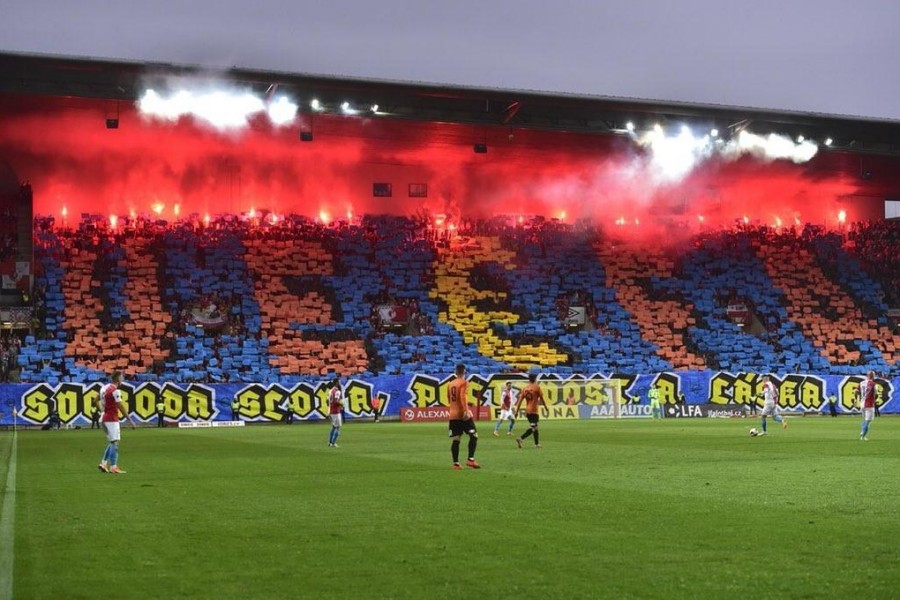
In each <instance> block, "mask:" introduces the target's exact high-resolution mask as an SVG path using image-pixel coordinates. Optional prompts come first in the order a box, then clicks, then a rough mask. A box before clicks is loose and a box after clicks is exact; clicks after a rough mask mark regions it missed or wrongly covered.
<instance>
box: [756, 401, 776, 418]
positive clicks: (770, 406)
mask: <svg viewBox="0 0 900 600" xmlns="http://www.w3.org/2000/svg"><path fill="white" fill-rule="evenodd" d="M760 414H762V416H764V417H774V416H775V415H777V414H778V405H777V404H775V403H774V402H773V403H769V402H766V403H765V404H763V408H762V413H760Z"/></svg>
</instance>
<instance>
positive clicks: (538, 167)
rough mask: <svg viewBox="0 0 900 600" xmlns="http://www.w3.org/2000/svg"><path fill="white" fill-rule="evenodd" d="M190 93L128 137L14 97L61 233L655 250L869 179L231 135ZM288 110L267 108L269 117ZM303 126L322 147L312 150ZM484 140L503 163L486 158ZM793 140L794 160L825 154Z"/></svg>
mask: <svg viewBox="0 0 900 600" xmlns="http://www.w3.org/2000/svg"><path fill="white" fill-rule="evenodd" d="M159 93H160V98H162V97H163V96H162V95H161V94H162V92H159ZM175 97H177V93H176V95H175V96H172V97H171V99H172V101H173V102H175V104H173V106H183V107H190V106H194V107H195V108H194V109H192V110H187V109H184V108H180V109H178V110H174V109H173V110H171V111H170V112H169V113H167V114H169V115H170V116H169V117H167V118H161V117H159V116H156V117H153V118H147V116H146V115H145V114H143V109H139V108H138V107H134V108H129V107H123V108H122V109H121V112H120V114H119V128H118V129H114V130H108V129H106V128H105V126H104V122H105V118H106V117H107V114H108V110H109V108H108V106H107V105H106V104H104V103H102V102H100V101H95V100H75V99H48V98H38V97H33V98H25V99H23V98H21V97H11V96H5V97H3V96H0V109H3V110H2V113H0V114H2V116H0V157H2V158H4V159H5V160H7V161H8V162H9V163H10V165H11V166H12V167H13V168H14V169H15V170H16V172H17V173H18V175H19V177H20V179H22V180H27V181H29V182H30V183H31V184H32V185H33V188H34V193H35V212H36V213H37V214H49V215H55V216H56V217H57V221H59V219H60V215H61V213H62V209H63V208H64V207H65V208H66V212H67V214H68V215H69V218H70V219H71V220H75V219H77V216H78V215H80V214H81V213H93V214H104V215H108V214H116V215H129V214H140V213H144V214H155V213H154V211H153V207H156V208H159V209H160V210H159V218H164V219H169V220H172V219H174V218H176V210H177V215H178V216H179V217H181V218H184V217H187V216H189V215H191V214H197V215H200V216H201V217H202V216H203V215H205V214H211V215H215V214H217V213H243V212H247V211H249V210H250V209H255V210H271V211H275V212H276V213H279V214H289V213H298V214H303V215H307V216H310V217H317V216H320V215H323V214H325V215H329V217H330V218H336V217H337V218H341V217H344V216H345V215H347V214H348V213H350V214H354V215H360V214H364V213H375V214H381V213H395V214H396V213H400V214H420V213H422V212H423V211H428V212H430V213H432V214H445V215H448V218H450V219H454V218H456V219H458V218H460V217H492V216H496V215H505V216H512V217H515V216H517V215H518V216H526V217H527V216H531V215H541V216H544V217H547V218H561V219H563V220H566V221H573V220H576V219H581V218H588V219H591V220H593V221H594V222H595V223H596V224H599V225H602V226H604V227H619V228H621V229H622V230H623V231H626V230H627V231H629V232H632V234H633V235H634V236H636V237H644V236H646V237H648V238H652V237H654V236H656V235H657V232H658V231H659V230H666V231H673V230H683V229H685V225H689V226H690V227H696V226H698V224H703V226H707V227H712V226H717V225H720V224H721V225H728V224H731V223H734V222H735V221H736V220H740V219H743V218H744V217H747V218H748V219H750V220H753V221H756V222H761V223H768V224H772V225H775V224H777V223H778V222H781V223H783V224H792V223H793V222H794V220H795V219H797V220H799V221H800V222H814V223H822V222H827V221H829V220H831V221H833V220H834V219H835V215H836V214H837V212H838V211H839V210H841V209H842V208H845V207H846V204H847V198H848V197H850V196H853V195H854V194H859V193H860V188H859V181H858V178H855V177H852V176H851V175H850V174H848V173H847V171H846V169H844V168H843V167H840V168H839V167H838V166H835V165H834V164H832V163H834V162H835V161H836V160H837V158H835V157H836V153H832V152H828V153H821V152H820V153H818V154H815V152H813V154H812V155H810V156H809V157H808V158H806V159H805V160H806V161H807V162H800V163H799V164H798V163H797V162H795V160H796V159H797V158H799V159H801V160H802V159H803V155H802V154H800V155H798V156H797V157H794V156H793V155H791V154H790V152H788V153H787V154H781V155H779V154H777V153H776V150H777V148H778V147H779V144H780V143H781V141H779V140H771V139H768V138H766V139H763V140H762V141H761V140H760V139H758V138H755V137H745V139H744V141H743V142H742V141H741V139H742V136H740V135H738V136H737V137H736V138H735V141H736V142H738V143H741V144H743V145H742V146H741V147H739V148H737V147H736V148H735V149H733V150H729V148H730V147H731V146H729V143H728V142H723V144H722V146H721V148H719V147H717V149H716V151H715V152H708V151H707V150H703V147H704V146H697V145H696V142H690V143H689V142H687V141H686V140H681V142H678V143H679V144H685V145H687V146H688V147H689V148H695V150H696V152H695V156H694V157H693V158H692V159H691V160H690V161H688V162H687V163H686V165H687V168H685V167H684V166H682V167H681V168H680V170H678V171H673V172H671V173H670V175H668V176H665V175H666V171H665V170H662V171H661V170H660V168H661V164H663V163H661V162H660V160H659V159H660V157H661V156H664V151H662V150H660V151H656V150H654V149H653V148H652V147H648V146H646V145H644V146H642V145H641V144H639V143H635V141H633V140H631V139H629V138H628V137H627V136H610V135H603V136H601V135H586V134H572V133H563V132H544V131H533V130H514V132H513V133H514V135H512V136H510V135H509V134H510V129H509V128H508V127H497V128H488V129H487V130H485V128H483V127H479V128H475V127H473V126H468V125H457V124H446V123H434V122H414V121H399V120H391V119H389V118H383V117H381V116H375V115H356V116H347V115H337V114H316V115H315V116H314V118H312V117H311V115H310V114H309V113H308V112H305V111H301V112H300V113H299V114H297V115H296V116H295V117H294V118H293V119H292V120H290V121H288V122H286V124H285V123H282V124H281V125H280V126H279V125H276V124H275V123H274V122H273V120H272V119H270V118H269V116H268V115H267V111H265V110H264V111H261V112H260V111H257V112H251V113H248V115H247V116H246V117H245V124H242V125H241V124H239V126H230V125H228V124H229V123H237V121H232V120H230V119H224V120H221V121H219V120H217V117H210V116H208V115H207V116H203V113H202V111H201V110H199V109H196V105H194V104H191V102H190V101H188V100H187V99H185V98H181V99H179V100H177V102H176V101H175V100H174V98H175ZM198 97H199V96H198ZM274 98H275V96H274V95H273V96H272V97H271V98H269V99H268V100H267V99H266V98H265V97H263V98H261V99H260V100H261V101H262V105H263V106H264V107H265V106H266V102H267V101H268V102H269V103H270V104H271V102H272V101H273V100H274ZM145 100H146V98H145ZM286 101H290V99H288V100H286ZM143 102H144V100H142V103H143ZM178 103H182V104H178ZM247 106H248V107H250V106H252V107H256V108H258V107H259V106H260V105H259V103H256V102H253V103H251V102H249V101H248V102H247ZM144 108H146V106H145V107H144ZM163 113H164V111H161V112H160V113H159V114H163ZM214 122H217V123H219V124H220V126H219V127H217V126H215V125H213V123H214ZM223 123H224V125H223ZM301 130H303V131H309V132H311V133H312V135H313V141H312V142H303V141H301V140H300V138H299V133H300V131H301ZM748 135H750V134H748ZM475 141H478V142H482V141H483V142H486V143H487V146H488V152H487V153H486V154H476V153H473V151H472V144H473V142H475ZM788 141H789V142H790V140H788ZM764 142H765V143H764ZM776 142H777V143H776ZM766 143H769V144H770V145H769V146H767V145H766ZM790 143H791V146H792V148H793V149H791V148H788V150H791V152H794V151H796V152H800V151H801V150H803V151H805V152H809V150H808V149H806V146H803V145H800V146H798V145H797V144H795V143H794V142H790ZM691 144H695V145H693V146H692V145H691ZM673 155H674V152H673ZM673 174H674V175H676V176H672V175H673ZM375 183H386V184H389V186H390V189H391V197H389V198H384V197H375V196H373V184H375ZM421 184H424V185H425V188H426V190H427V194H426V197H424V198H419V197H411V194H410V193H409V192H410V186H413V185H416V186H419V185H421ZM176 207H177V209H176ZM846 208H848V209H849V210H848V219H851V220H852V219H853V218H854V214H853V212H852V208H850V207H846Z"/></svg>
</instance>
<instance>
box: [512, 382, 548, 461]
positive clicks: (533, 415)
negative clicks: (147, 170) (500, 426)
mask: <svg viewBox="0 0 900 600" xmlns="http://www.w3.org/2000/svg"><path fill="white" fill-rule="evenodd" d="M536 382H537V375H535V374H534V373H532V374H531V375H529V376H528V385H526V386H525V388H524V389H523V390H522V393H521V394H519V401H518V402H516V413H518V412H519V407H520V406H522V402H525V418H526V419H528V429H527V430H525V433H523V434H522V437H517V438H516V445H517V446H519V448H521V447H522V440H524V439H525V438H527V437H529V436H532V435H533V436H534V447H535V448H540V447H541V442H540V434H539V433H538V421H540V420H541V415H540V407H541V406H547V403H546V402H544V393H543V392H541V388H540V387H539V386H538V384H537V383H536Z"/></svg>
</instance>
